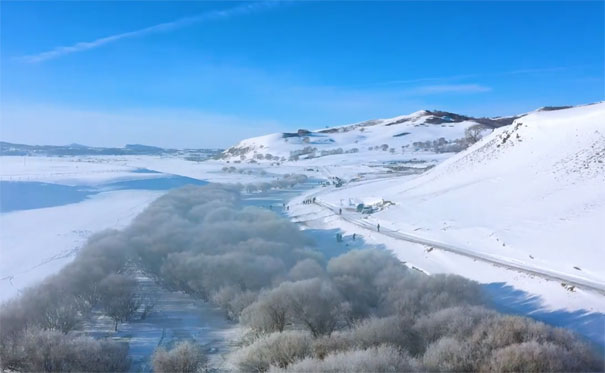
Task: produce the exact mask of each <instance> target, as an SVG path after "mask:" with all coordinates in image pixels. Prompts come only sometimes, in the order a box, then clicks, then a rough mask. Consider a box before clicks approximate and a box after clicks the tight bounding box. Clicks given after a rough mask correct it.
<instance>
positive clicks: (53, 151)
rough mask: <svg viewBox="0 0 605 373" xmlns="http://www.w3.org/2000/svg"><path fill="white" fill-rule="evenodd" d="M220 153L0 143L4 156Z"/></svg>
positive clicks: (130, 146)
mask: <svg viewBox="0 0 605 373" xmlns="http://www.w3.org/2000/svg"><path fill="white" fill-rule="evenodd" d="M220 152H221V150H220V149H165V148H160V147H157V146H149V145H141V144H128V145H126V146H124V147H123V148H103V147H93V146H87V145H81V144H70V145H25V144H13V143H9V142H4V141H0V155H4V156H8V155H13V156H74V155H184V156H190V157H195V156H198V157H200V158H203V159H207V158H210V157H212V156H214V155H216V154H218V153H220Z"/></svg>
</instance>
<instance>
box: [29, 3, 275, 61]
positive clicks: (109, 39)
mask: <svg viewBox="0 0 605 373" xmlns="http://www.w3.org/2000/svg"><path fill="white" fill-rule="evenodd" d="M278 4H280V3H279V2H277V1H264V2H258V3H250V4H244V5H241V6H237V7H233V8H228V9H224V10H212V11H209V12H205V13H201V14H197V15H195V16H191V17H184V18H179V19H177V20H174V21H170V22H164V23H159V24H157V25H153V26H149V27H145V28H142V29H138V30H134V31H129V32H124V33H121V34H115V35H110V36H106V37H102V38H99V39H96V40H93V41H85V42H79V43H76V44H73V45H70V46H61V47H56V48H54V49H51V50H48V51H44V52H41V53H37V54H32V55H27V56H21V57H19V59H20V60H21V61H24V62H28V63H38V62H43V61H47V60H50V59H54V58H58V57H62V56H65V55H68V54H72V53H78V52H83V51H87V50H90V49H94V48H99V47H102V46H104V45H107V44H110V43H115V42H118V41H120V40H124V39H130V38H137V37H142V36H146V35H149V34H156V33H162V32H168V31H172V30H176V29H180V28H183V27H187V26H191V25H194V24H198V23H202V22H206V21H211V20H220V19H228V18H231V17H235V16H239V15H245V14H249V13H253V12H258V11H261V10H265V9H269V8H272V7H274V6H276V5H278Z"/></svg>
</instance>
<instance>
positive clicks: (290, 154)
mask: <svg viewBox="0 0 605 373" xmlns="http://www.w3.org/2000/svg"><path fill="white" fill-rule="evenodd" d="M513 119H514V118H472V117H467V116H463V115H458V114H453V113H447V112H441V111H426V110H423V111H418V112H415V113H412V114H410V115H404V116H399V117H395V118H390V119H378V120H371V121H366V122H361V123H356V124H351V125H346V126H340V127H332V128H326V129H322V130H317V131H308V130H304V129H300V130H298V132H295V133H274V134H270V135H266V136H260V137H255V138H251V139H246V140H243V141H241V142H240V143H239V144H237V145H235V146H233V147H231V148H229V149H227V150H225V151H224V152H223V154H222V156H223V159H225V160H229V161H235V162H250V161H253V162H275V161H281V162H284V161H297V160H304V159H311V158H318V157H322V158H323V157H329V156H333V155H340V154H356V153H359V154H364V153H371V154H373V155H374V154H376V152H380V153H382V152H385V153H386V154H399V155H401V154H402V153H410V152H414V151H429V152H433V153H446V152H457V151H460V150H462V149H464V148H466V147H467V146H468V144H469V141H468V140H469V138H468V134H469V133H468V131H467V129H469V128H474V129H475V130H476V133H474V136H479V135H481V134H484V133H488V132H490V131H491V130H492V129H494V128H497V127H500V126H502V125H506V124H510V123H511V122H512V121H513ZM470 140H472V139H470Z"/></svg>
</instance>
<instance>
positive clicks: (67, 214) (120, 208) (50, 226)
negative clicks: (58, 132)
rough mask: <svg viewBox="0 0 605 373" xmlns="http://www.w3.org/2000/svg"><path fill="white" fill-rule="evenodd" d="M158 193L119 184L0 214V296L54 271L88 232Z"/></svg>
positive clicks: (124, 218)
mask: <svg viewBox="0 0 605 373" xmlns="http://www.w3.org/2000/svg"><path fill="white" fill-rule="evenodd" d="M161 194H162V192H159V191H147V190H136V191H135V190H120V191H112V192H104V193H99V194H97V195H95V196H93V197H91V198H89V199H87V200H84V201H82V202H80V203H71V204H67V205H63V206H56V207H49V208H42V209H32V210H23V211H13V212H10V213H4V214H0V300H5V299H8V298H11V297H13V296H15V295H17V294H18V293H19V290H21V289H23V288H25V287H27V286H31V285H34V284H35V283H37V282H39V281H41V280H42V279H44V278H45V277H47V276H49V275H51V274H53V273H56V272H58V271H59V270H60V269H61V268H62V267H63V266H65V265H66V264H67V263H69V262H70V261H71V260H72V259H73V257H74V255H75V253H76V252H77V250H78V249H79V248H80V247H81V246H82V245H83V244H84V243H85V242H86V240H87V239H88V237H90V235H91V234H93V233H95V232H99V231H101V230H104V229H110V228H112V229H119V228H122V227H124V226H126V225H127V224H128V223H129V222H130V221H131V220H132V218H134V217H135V216H136V215H138V214H139V213H140V212H141V211H142V210H143V209H144V208H145V207H146V206H147V205H148V204H149V203H151V201H153V200H154V199H155V198H157V197H158V196H160V195H161Z"/></svg>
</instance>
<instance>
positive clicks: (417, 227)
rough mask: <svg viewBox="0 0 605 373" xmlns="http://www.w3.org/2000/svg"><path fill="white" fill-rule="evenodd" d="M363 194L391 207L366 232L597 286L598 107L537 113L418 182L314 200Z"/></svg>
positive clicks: (603, 160) (603, 177)
mask: <svg viewBox="0 0 605 373" xmlns="http://www.w3.org/2000/svg"><path fill="white" fill-rule="evenodd" d="M369 196H371V197H378V198H382V199H384V200H388V201H392V202H394V203H395V205H394V206H391V207H389V208H387V209H384V210H383V211H380V212H378V213H376V214H373V215H372V216H371V218H370V221H373V222H374V224H377V223H380V224H381V225H382V226H384V227H388V228H391V229H393V230H397V231H399V232H413V233H414V234H415V235H417V236H419V237H423V238H427V239H432V240H435V241H439V242H444V243H447V244H451V245H455V246H458V247H463V248H465V249H469V250H474V251H476V252H477V253H483V254H486V255H490V256H493V257H498V258H500V259H502V260H506V261H509V262H514V263H519V264H523V265H524V266H531V267H532V268H536V269H544V270H548V271H550V272H557V273H560V274H562V275H565V276H568V277H576V278H582V279H586V280H590V281H593V282H598V283H602V284H605V271H604V268H603V265H602V263H604V262H605V250H603V247H604V246H603V244H602V239H601V231H602V225H603V222H605V103H598V104H593V105H587V106H581V107H574V108H567V109H563V110H557V111H551V110H538V111H535V112H532V113H530V114H528V115H526V116H524V117H522V118H518V119H516V120H515V121H514V122H513V123H512V124H511V125H510V126H506V127H503V128H499V129H496V130H495V131H494V132H493V133H491V134H490V135H488V136H486V137H485V138H484V139H483V140H481V141H479V142H478V143H476V144H474V145H473V146H471V147H470V148H468V149H467V150H465V151H463V152H460V153H459V154H456V155H454V156H452V157H450V158H449V159H447V160H445V161H444V162H442V163H441V164H439V165H438V166H436V167H435V168H433V169H431V170H429V171H427V172H425V173H424V174H422V175H420V176H418V177H416V178H413V179H411V180H406V181H402V180H401V179H400V178H391V179H385V180H381V181H378V182H374V183H371V184H365V185H359V186H353V185H351V186H350V187H345V188H342V189H341V190H338V191H335V192H333V193H329V194H326V195H323V196H322V195H320V196H318V198H320V199H322V200H323V201H326V202H328V203H332V204H334V205H338V204H339V203H340V202H339V201H348V200H364V199H365V198H367V197H369ZM343 207H344V208H346V207H347V206H343ZM418 265H421V264H420V263H418ZM459 270H460V271H461V272H462V273H463V274H465V273H464V269H463V268H460V269H459Z"/></svg>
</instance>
